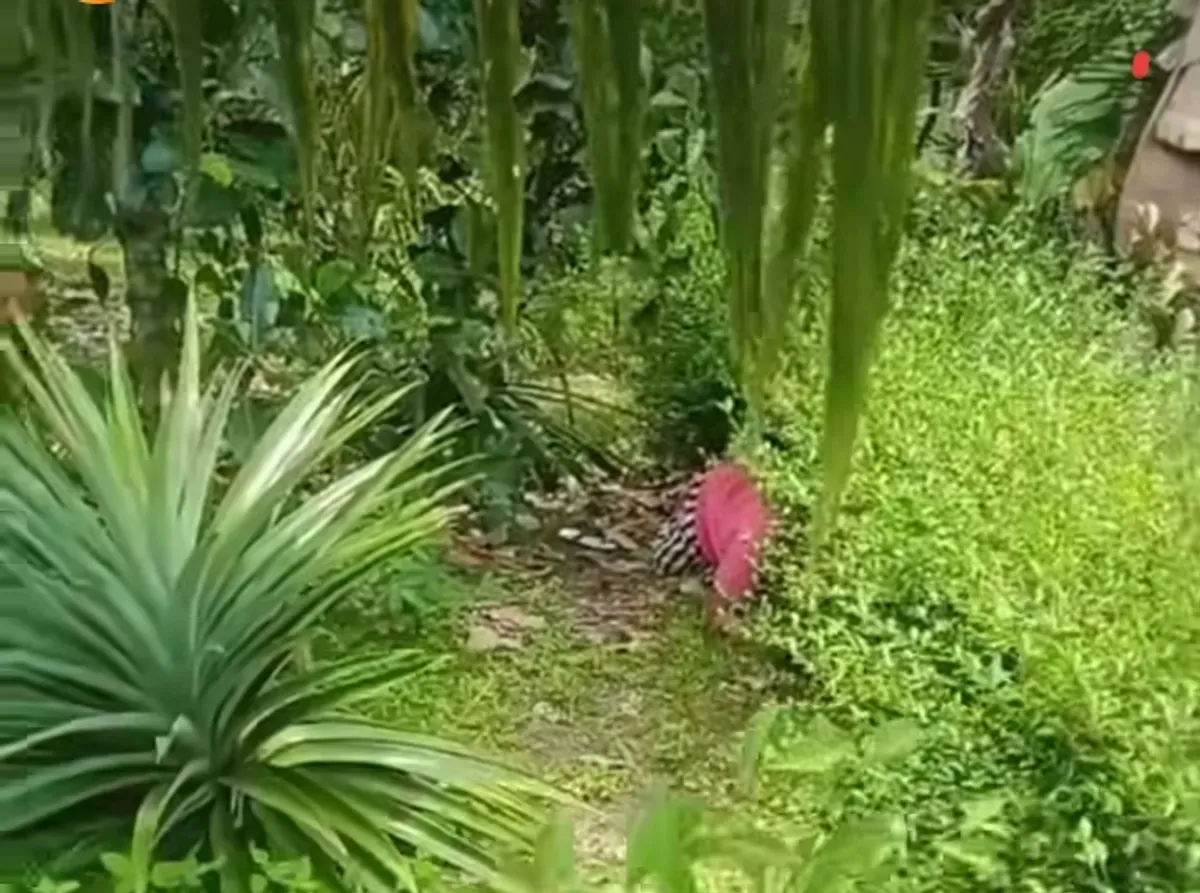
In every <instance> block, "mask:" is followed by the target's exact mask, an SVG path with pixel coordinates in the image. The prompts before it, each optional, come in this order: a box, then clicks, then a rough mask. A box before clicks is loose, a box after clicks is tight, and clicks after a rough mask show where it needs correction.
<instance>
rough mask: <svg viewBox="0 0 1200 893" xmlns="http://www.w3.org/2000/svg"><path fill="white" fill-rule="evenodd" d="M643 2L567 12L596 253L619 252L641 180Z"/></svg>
mask: <svg viewBox="0 0 1200 893" xmlns="http://www.w3.org/2000/svg"><path fill="white" fill-rule="evenodd" d="M641 29H642V0H579V2H577V3H575V4H573V6H572V12H571V39H572V43H573V46H574V50H575V56H576V59H577V60H578V67H579V80H580V85H581V91H580V92H581V99H582V103H583V111H584V121H585V125H586V130H587V144H588V156H589V162H590V164H591V168H592V179H593V181H594V182H595V184H596V189H595V204H596V236H597V247H598V248H599V250H600V251H601V252H624V251H626V250H628V249H629V246H630V240H631V238H632V235H633V221H634V210H635V207H636V201H637V194H638V186H639V184H640V182H641V156H642V124H643V120H644V118H645V110H646V90H645V85H644V84H643V83H642V71H641V50H642V36H641Z"/></svg>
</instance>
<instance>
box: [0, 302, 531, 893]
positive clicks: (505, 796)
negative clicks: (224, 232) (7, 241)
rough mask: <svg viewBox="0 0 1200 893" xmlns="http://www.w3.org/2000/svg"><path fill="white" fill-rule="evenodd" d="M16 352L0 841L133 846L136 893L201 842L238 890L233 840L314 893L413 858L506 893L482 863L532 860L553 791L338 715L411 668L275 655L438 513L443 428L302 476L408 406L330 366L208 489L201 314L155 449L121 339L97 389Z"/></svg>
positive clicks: (213, 440)
mask: <svg viewBox="0 0 1200 893" xmlns="http://www.w3.org/2000/svg"><path fill="white" fill-rule="evenodd" d="M23 337H24V338H25V339H26V341H27V342H28V348H29V349H28V356H27V357H25V358H24V359H23V358H22V356H21V355H20V354H18V352H17V351H16V350H15V349H14V348H13V345H11V344H10V345H7V346H6V347H5V352H6V354H7V358H8V360H9V361H10V362H11V364H12V366H13V368H14V369H15V370H16V372H17V374H18V375H19V376H20V378H21V379H22V380H23V382H24V384H25V385H26V387H27V389H28V392H29V399H30V404H31V407H32V411H33V414H34V416H35V419H34V420H33V421H31V422H29V423H27V424H25V423H19V422H18V421H17V420H15V419H12V418H9V419H5V420H2V421H0V467H3V468H4V475H3V479H2V480H0V841H4V842H5V843H6V844H11V843H13V842H16V844H17V845H18V846H20V845H22V843H23V842H24V841H28V840H32V839H34V838H45V837H46V836H49V837H50V838H52V839H53V840H54V841H55V842H56V847H57V848H58V849H59V851H60V852H61V851H63V850H65V849H66V848H67V847H68V845H69V844H72V843H76V842H78V841H79V840H80V839H82V838H83V837H84V836H85V835H86V834H88V833H91V832H94V831H95V830H96V829H97V827H99V828H100V830H101V831H102V832H106V833H108V834H109V835H111V834H113V833H117V834H119V833H122V832H125V833H131V834H132V846H131V860H132V864H133V866H134V869H133V870H134V877H135V886H136V887H137V888H138V889H144V887H145V883H146V879H147V868H148V865H149V863H150V861H151V859H152V857H153V854H154V853H155V852H156V851H165V850H166V849H168V848H174V847H176V846H183V847H191V846H194V845H196V843H197V842H202V841H205V840H206V842H207V847H208V848H209V849H211V851H212V854H213V855H214V856H216V857H218V858H220V859H221V861H222V863H223V868H222V872H223V882H224V884H225V889H239V890H240V889H248V887H247V886H246V885H247V883H248V879H249V874H250V865H251V863H250V855H251V844H252V843H253V844H256V845H263V846H266V847H267V848H269V849H270V850H271V851H272V852H276V853H283V854H298V855H303V856H307V857H308V858H309V859H310V860H311V863H312V865H313V868H314V870H315V872H316V873H317V875H318V877H319V878H320V879H321V880H322V881H323V882H324V883H326V884H327V885H328V886H329V888H330V889H332V890H342V889H349V888H350V887H351V886H354V887H356V888H358V887H365V888H366V889H388V890H395V889H396V888H397V885H398V884H400V883H402V882H404V881H405V880H406V879H408V854H411V852H412V851H413V850H420V851H422V852H423V853H427V854H430V855H432V856H434V857H436V858H438V859H441V860H444V861H445V862H446V863H449V864H450V865H453V866H456V867H457V868H458V869H460V870H462V871H464V872H466V873H467V874H469V875H471V876H473V877H475V878H477V879H479V880H482V881H484V882H485V883H487V884H489V885H491V886H493V887H496V888H499V889H513V888H514V887H515V886H516V884H515V882H511V881H509V880H508V879H507V875H506V874H505V873H503V872H502V871H500V870H499V869H498V868H497V864H498V863H497V861H496V859H495V858H493V857H492V856H491V855H490V854H493V853H499V852H500V850H501V849H502V848H507V847H509V846H510V845H511V846H516V847H518V848H520V847H521V846H523V845H525V843H526V842H527V841H528V840H529V839H530V836H531V835H532V834H533V833H534V832H535V831H536V826H537V824H538V812H539V810H538V808H537V806H538V802H537V800H538V798H539V797H540V796H541V795H543V794H546V793H548V791H546V790H543V789H541V788H540V787H539V786H538V785H536V783H535V782H533V781H532V780H530V779H528V778H527V777H525V776H523V775H521V774H520V773H518V772H516V771H515V770H512V769H509V768H506V767H505V766H504V765H503V764H502V763H500V762H497V761H495V760H492V759H490V758H487V757H484V756H481V755H476V754H474V753H472V752H471V751H469V750H468V749H465V748H463V747H459V746H456V745H454V744H451V743H448V742H445V741H440V740H437V739H434V738H430V737H425V736H421V735H415V734H409V733H406V732H403V731H399V730H397V729H394V728H391V727H389V726H385V725H380V724H377V723H373V722H369V721H367V720H364V719H361V718H356V717H355V716H353V715H349V714H348V713H346V712H345V708H346V706H347V705H348V704H350V703H351V702H353V701H355V700H356V699H360V698H362V697H363V696H366V695H369V694H371V693H374V692H377V691H379V690H380V689H381V688H382V687H383V686H387V685H391V684H393V683H395V682H396V681H397V680H398V679H403V678H405V677H408V676H411V675H412V674H413V673H416V672H419V671H420V670H421V669H423V668H424V667H426V666H428V664H429V659H428V658H426V657H425V656H423V655H421V654H419V653H416V652H413V651H399V652H395V653H390V654H388V655H386V656H384V657H380V656H377V655H361V656H354V657H350V658H346V659H343V660H341V661H339V662H336V663H332V664H327V665H324V666H320V665H318V666H317V667H316V668H314V669H311V670H304V671H302V670H299V669H297V668H296V667H295V666H294V665H293V663H292V661H291V660H290V657H291V655H292V654H293V653H294V650H295V649H296V648H297V646H298V645H299V644H300V643H301V642H302V641H304V637H305V636H306V634H308V633H310V632H311V631H312V629H313V627H314V626H315V625H316V624H317V623H319V622H320V621H321V619H322V617H323V616H324V615H325V614H326V612H327V611H328V610H329V609H330V608H332V607H333V606H335V605H336V604H337V603H338V602H339V601H340V600H341V599H343V598H345V597H346V595H347V594H348V593H349V592H350V591H351V590H352V589H353V587H354V586H355V584H356V581H358V580H359V579H360V578H361V577H362V576H363V575H364V574H365V573H368V572H369V571H371V570H372V569H373V568H376V567H377V566H379V564H380V563H381V562H383V561H386V560H388V559H390V558H392V557H394V556H397V555H398V554H400V553H404V552H405V551H406V550H409V549H411V548H412V547H413V546H414V545H416V544H418V543H419V542H420V541H421V540H423V539H425V538H426V537H428V536H429V535H430V534H431V533H433V532H435V531H436V530H437V529H438V528H439V527H441V526H442V524H443V523H444V522H445V520H446V518H447V514H448V509H447V508H446V507H445V506H446V505H447V498H448V497H449V496H450V495H451V494H452V493H454V492H455V490H456V489H457V488H458V487H459V486H460V485H461V483H462V480H461V478H462V474H461V472H459V471H457V470H456V469H455V468H448V467H447V466H446V465H445V464H444V463H441V464H439V462H438V461H437V459H436V457H437V455H438V453H439V450H440V449H441V447H442V446H443V445H444V443H445V440H446V437H447V435H448V434H449V433H450V432H449V431H448V427H447V426H446V425H445V424H444V421H442V420H440V419H435V420H434V421H433V422H431V423H430V424H429V425H427V426H426V427H424V428H423V429H421V430H420V431H418V432H417V433H416V434H414V435H413V437H412V438H411V439H410V440H409V441H408V442H407V443H406V444H405V445H404V446H402V447H401V448H399V449H397V450H396V451H394V452H392V453H390V454H388V455H385V456H383V457H380V458H378V459H376V460H374V461H371V462H370V463H369V464H366V465H363V466H362V467H359V468H357V469H355V470H352V471H350V472H348V473H345V474H343V475H342V476H340V477H334V478H333V479H332V480H329V481H328V482H327V483H320V484H317V485H309V482H310V481H311V478H312V473H313V472H314V471H315V470H318V469H319V467H321V466H322V465H323V463H325V461H326V460H328V459H329V458H330V457H331V456H333V455H334V454H335V452H336V451H337V450H338V449H339V447H341V446H342V445H343V444H345V443H346V441H347V440H348V439H349V438H351V437H352V436H353V435H354V434H355V433H356V432H358V431H361V430H362V429H363V428H364V426H367V425H369V424H371V423H372V421H373V420H375V419H377V418H379V416H380V415H381V414H382V413H384V412H386V411H387V409H388V407H389V406H391V404H392V403H394V402H395V400H397V399H399V397H400V396H401V395H398V394H393V395H390V396H387V397H385V398H382V399H376V400H372V401H369V402H367V401H356V399H355V398H356V396H357V388H356V387H354V386H353V384H352V383H351V382H352V379H351V376H352V373H353V367H352V364H351V363H350V362H349V361H347V360H346V358H345V357H338V358H335V359H334V360H333V361H331V362H330V363H329V364H328V365H327V366H326V367H324V369H322V370H321V371H320V372H319V373H318V374H316V375H315V376H313V377H312V378H311V379H310V380H309V381H307V382H306V383H305V384H304V385H303V386H302V387H301V388H300V389H299V390H298V391H297V393H296V395H295V397H294V398H293V399H292V400H291V401H290V402H289V403H288V404H287V405H286V406H285V407H284V408H283V409H282V410H281V411H280V413H279V414H278V416H277V417H276V419H275V421H274V422H273V424H272V425H271V426H270V427H269V429H268V430H267V431H266V432H265V434H264V435H263V436H262V438H261V440H260V441H259V442H258V443H257V445H256V447H255V448H254V449H253V451H252V452H251V454H250V455H249V457H248V458H247V460H246V461H245V462H244V464H243V465H241V467H240V468H239V469H238V470H237V471H236V473H234V474H232V479H231V480H228V481H227V482H222V476H221V474H220V473H219V471H220V464H219V463H220V461H221V457H222V441H223V437H222V432H223V431H224V429H225V425H226V422H227V420H228V418H229V414H230V408H231V405H232V403H233V402H234V399H235V396H236V394H237V391H238V385H239V376H237V375H229V376H227V377H225V378H224V379H220V380H216V381H214V382H213V383H211V384H210V385H208V386H206V387H202V385H201V381H200V372H199V368H200V349H199V344H198V342H199V339H198V336H197V329H196V322H195V315H194V310H190V311H189V314H188V318H187V322H186V325H185V333H184V338H183V341H184V344H183V351H182V358H181V361H180V368H179V371H178V376H177V383H176V385H175V386H174V388H173V389H172V390H171V392H169V393H167V394H166V395H165V397H164V403H163V407H164V410H163V412H162V415H161V419H160V421H159V423H158V424H157V426H156V428H155V430H154V431H153V432H151V433H150V434H149V435H147V434H146V433H144V431H143V427H142V423H141V421H140V419H139V415H138V412H137V408H136V402H135V396H134V388H133V385H132V383H131V379H130V375H129V373H128V371H127V369H126V368H125V365H124V363H123V361H122V360H121V359H120V354H119V353H118V351H117V350H116V349H113V350H112V351H111V361H110V368H109V373H110V374H109V383H108V385H107V390H106V393H105V394H104V396H103V398H102V399H97V398H95V397H93V396H91V394H90V393H89V391H88V390H87V389H86V388H85V386H84V384H83V383H82V382H81V380H80V379H79V377H78V376H77V375H76V374H75V373H74V372H72V371H71V370H70V368H69V367H68V366H67V364H66V363H65V362H64V361H63V360H62V359H61V358H60V357H59V356H58V355H57V354H56V353H55V352H54V351H53V350H52V349H50V348H48V347H47V346H46V345H45V344H44V343H43V342H41V341H40V340H39V339H38V338H37V337H35V336H34V335H33V334H31V333H24V335H23ZM110 839H111V837H110ZM10 864H11V863H10Z"/></svg>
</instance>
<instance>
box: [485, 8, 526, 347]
mask: <svg viewBox="0 0 1200 893" xmlns="http://www.w3.org/2000/svg"><path fill="white" fill-rule="evenodd" d="M517 9H518V3H517V0H475V29H476V39H477V40H478V42H479V56H480V63H481V65H482V75H483V112H484V115H483V117H484V125H485V130H486V131H487V147H488V152H487V153H486V155H487V158H486V162H485V163H486V166H487V172H488V183H489V185H490V187H491V192H492V198H493V199H494V200H495V202H496V216H497V220H496V228H497V234H496V235H497V239H496V241H497V254H498V261H499V267H500V316H501V321H502V322H503V324H504V328H505V330H506V331H507V332H508V333H509V334H510V335H511V334H513V333H515V331H516V325H517V306H518V304H519V302H520V297H521V237H522V229H523V226H524V218H525V134H524V128H523V125H522V123H521V119H520V116H519V115H518V114H517V107H516V103H515V102H514V99H513V97H514V96H515V94H516V92H517V87H518V86H519V85H518V72H519V69H520V64H521V31H520V27H519V21H518V16H517Z"/></svg>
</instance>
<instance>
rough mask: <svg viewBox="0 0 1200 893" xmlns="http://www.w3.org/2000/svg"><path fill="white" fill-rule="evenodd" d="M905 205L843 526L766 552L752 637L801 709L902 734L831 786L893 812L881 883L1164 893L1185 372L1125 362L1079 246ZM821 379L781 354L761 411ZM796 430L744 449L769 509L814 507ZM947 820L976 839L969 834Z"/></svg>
mask: <svg viewBox="0 0 1200 893" xmlns="http://www.w3.org/2000/svg"><path fill="white" fill-rule="evenodd" d="M924 207H925V214H926V215H929V216H932V215H934V214H937V215H938V216H939V217H943V218H945V217H948V218H949V220H948V221H947V220H945V219H942V220H939V221H936V222H932V225H930V226H929V230H927V231H926V234H925V236H924V237H922V238H921V239H919V240H916V241H914V242H913V243H911V244H910V245H909V247H908V248H907V249H906V251H905V255H904V258H903V260H902V262H901V264H900V267H899V273H898V283H897V285H898V290H897V301H898V305H899V308H900V309H899V312H898V314H897V316H896V318H895V321H894V323H893V324H892V325H891V326H889V330H888V332H887V335H886V342H885V343H886V347H885V349H884V351H883V353H882V355H881V359H880V373H881V375H880V379H879V385H878V389H877V390H876V392H875V395H874V398H873V410H872V413H871V416H870V419H869V423H868V434H867V437H866V440H865V446H864V455H863V463H862V467H861V471H860V473H859V475H858V477H857V478H856V479H855V482H854V484H853V485H852V486H851V488H850V491H849V493H848V495H847V511H846V517H845V521H844V525H843V528H842V530H841V533H840V534H839V536H838V538H837V542H836V543H834V544H832V545H831V547H830V549H829V551H828V552H827V553H822V554H821V555H819V556H817V557H814V558H809V557H806V556H805V553H804V552H803V551H802V550H801V551H797V550H795V548H794V546H793V547H791V548H788V549H785V550H781V551H780V552H779V553H778V555H777V561H776V567H775V571H774V575H775V576H774V579H775V591H774V592H773V595H772V599H771V605H770V606H769V608H768V609H767V610H766V612H765V613H764V615H763V616H762V617H761V618H760V621H761V625H760V633H761V635H762V637H763V638H764V639H765V640H766V641H768V642H770V643H772V644H773V645H776V646H782V647H783V648H785V649H787V650H789V651H790V652H791V653H792V654H793V655H794V656H795V658H796V660H797V662H798V663H799V664H800V665H801V666H803V667H804V669H805V675H806V678H807V680H808V682H807V686H808V691H809V693H810V699H809V700H808V705H809V707H808V708H806V709H815V710H819V711H822V712H824V713H825V714H826V715H829V716H831V717H834V718H835V719H837V720H840V721H842V722H846V723H849V724H850V725H851V726H852V727H853V726H854V725H855V724H857V723H870V722H876V721H879V720H880V719H884V718H889V717H894V716H905V717H910V718H912V719H914V720H917V721H918V722H919V723H920V724H921V725H922V726H923V727H924V728H925V731H926V734H927V736H928V738H927V743H926V744H925V745H924V746H923V747H922V748H921V750H920V751H919V753H918V754H917V755H915V756H914V757H913V758H911V759H910V760H908V761H907V762H906V763H904V764H903V765H900V766H897V767H896V768H895V769H893V770H889V771H886V772H882V773H871V774H868V775H864V774H850V775H848V776H847V777H845V778H844V779H843V784H844V785H845V787H846V790H847V791H848V792H849V795H850V805H849V806H848V807H847V809H849V810H850V811H851V812H853V811H855V810H857V809H860V808H865V809H871V810H874V809H877V808H879V807H880V806H881V805H889V806H897V807H899V808H901V809H903V810H904V811H905V812H906V813H908V814H909V816H910V817H911V819H912V821H913V825H912V834H913V840H912V842H913V844H914V847H913V859H914V861H913V863H912V867H911V869H910V871H909V873H908V875H907V879H906V880H905V881H903V882H902V883H901V886H902V887H904V888H906V889H907V888H910V887H911V888H913V889H928V890H948V889H964V890H967V889H970V890H978V889H996V890H1000V889H1013V888H1018V887H1020V888H1027V889H1097V890H1101V889H1116V890H1128V889H1141V890H1184V889H1189V888H1190V887H1189V884H1191V883H1193V880H1194V877H1195V871H1196V869H1197V864H1196V854H1197V844H1198V843H1200V812H1197V807H1198V806H1200V800H1198V799H1197V795H1198V794H1200V787H1198V785H1197V781H1198V778H1197V769H1196V762H1195V755H1196V744H1197V737H1196V736H1197V729H1196V726H1195V719H1194V717H1195V711H1196V708H1197V697H1198V692H1197V689H1196V680H1197V678H1200V675H1198V673H1200V665H1198V663H1197V661H1198V657H1197V652H1196V649H1195V642H1196V635H1197V632H1198V631H1200V600H1198V599H1197V597H1196V595H1195V593H1196V592H1197V583H1198V582H1200V560H1198V559H1197V556H1196V553H1195V552H1194V550H1193V548H1192V545H1191V544H1192V543H1193V542H1194V541H1195V535H1196V526H1195V525H1196V522H1197V518H1196V516H1195V513H1194V506H1195V497H1196V492H1195V484H1196V481H1195V475H1194V472H1192V471H1191V470H1190V466H1191V464H1193V463H1194V453H1192V452H1191V450H1194V444H1195V438H1194V433H1192V434H1191V435H1190V436H1188V435H1189V431H1188V430H1186V429H1181V426H1182V425H1185V424H1188V425H1192V424H1194V422H1193V421H1192V420H1191V419H1190V418H1189V417H1188V416H1187V415H1186V414H1185V413H1184V411H1183V410H1184V408H1185V406H1186V405H1187V404H1188V402H1189V401H1190V400H1191V399H1193V398H1192V397H1191V396H1190V395H1191V391H1190V390H1189V389H1188V387H1187V385H1188V383H1189V380H1190V377H1191V375H1192V370H1191V369H1190V364H1188V363H1181V362H1176V361H1173V360H1166V361H1148V360H1147V359H1146V357H1145V355H1144V350H1145V347H1144V339H1143V338H1141V337H1139V336H1138V334H1137V330H1136V328H1131V326H1136V322H1131V321H1130V320H1126V319H1122V318H1120V316H1119V315H1118V314H1117V312H1116V311H1115V310H1114V309H1113V308H1114V305H1115V302H1116V300H1117V298H1118V297H1120V295H1119V293H1118V292H1117V291H1116V290H1115V289H1114V287H1112V286H1108V285H1106V284H1105V276H1104V274H1103V267H1102V265H1100V264H1098V263H1097V262H1096V261H1095V260H1093V259H1089V258H1088V257H1087V256H1086V255H1082V254H1079V253H1078V251H1077V250H1075V249H1071V248H1068V247H1066V246H1064V245H1062V244H1059V243H1057V242H1055V241H1051V242H1049V243H1047V242H1046V240H1045V238H1044V235H1042V234H1040V233H1038V232H1037V231H1036V230H1034V229H1033V228H1032V227H1031V226H1030V225H1029V224H1028V223H1027V222H1025V221H1024V220H1023V219H1022V218H1021V217H1019V216H1018V217H1014V218H1012V219H1010V220H1009V221H1007V222H1005V223H1004V224H1003V225H1002V226H1001V227H1000V228H998V229H992V230H990V231H987V232H986V233H984V234H974V235H964V234H966V233H969V232H970V231H971V230H972V229H973V228H974V227H973V223H972V220H971V217H972V216H973V215H972V214H970V213H968V212H966V211H964V210H963V209H962V206H961V204H960V203H957V202H951V203H948V202H947V201H946V200H945V199H943V200H942V201H935V200H931V201H929V203H928V204H926V205H925V206H924ZM818 393H819V390H818V380H817V376H816V375H815V374H814V372H813V370H812V369H811V367H810V368H808V369H807V370H806V369H804V368H803V367H798V368H797V370H796V374H795V376H794V377H793V386H792V387H791V388H790V389H788V390H787V391H785V392H783V393H781V394H780V395H779V399H780V400H782V401H784V402H785V403H786V404H787V405H788V406H790V407H796V406H810V407H811V406H812V405H813V403H814V401H815V400H816V399H817V398H816V395H817V394H818ZM806 417H807V418H811V413H808V414H805V413H793V414H792V415H791V418H792V419H793V424H794V426H795V430H794V432H793V434H794V437H795V439H796V440H797V441H798V442H799V443H801V444H803V446H801V447H799V448H798V449H796V450H795V451H793V452H789V453H786V454H782V455H775V456H774V457H773V458H771V460H770V461H769V462H768V467H769V469H770V472H769V481H770V485H771V488H772V490H773V492H774V493H775V494H776V496H777V498H778V499H780V500H781V501H782V503H783V505H784V506H789V505H797V504H799V505H803V504H806V503H808V502H809V501H810V500H811V499H812V495H813V494H812V476H811V467H812V461H813V458H814V455H815V442H814V439H813V432H812V430H811V428H809V427H808V424H809V423H808V422H807V421H806ZM1188 457H1193V458H1188ZM1181 463H1182V464H1181ZM781 797H783V798H784V800H786V803H785V804H784V808H785V809H787V810H799V811H801V812H803V811H804V810H805V809H806V806H805V803H804V795H803V794H802V793H800V792H796V793H792V794H782V795H781ZM964 814H965V815H966V817H967V818H968V819H969V820H970V821H971V822H973V823H975V824H977V825H979V826H980V827H981V828H983V830H985V831H986V834H985V835H984V839H981V840H976V841H974V842H972V843H971V844H970V845H969V846H964V845H962V843H961V841H958V840H957V833H958V832H957V828H956V822H957V819H958V817H961V816H962V815H964ZM1189 878H1190V879H1193V880H1189Z"/></svg>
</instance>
